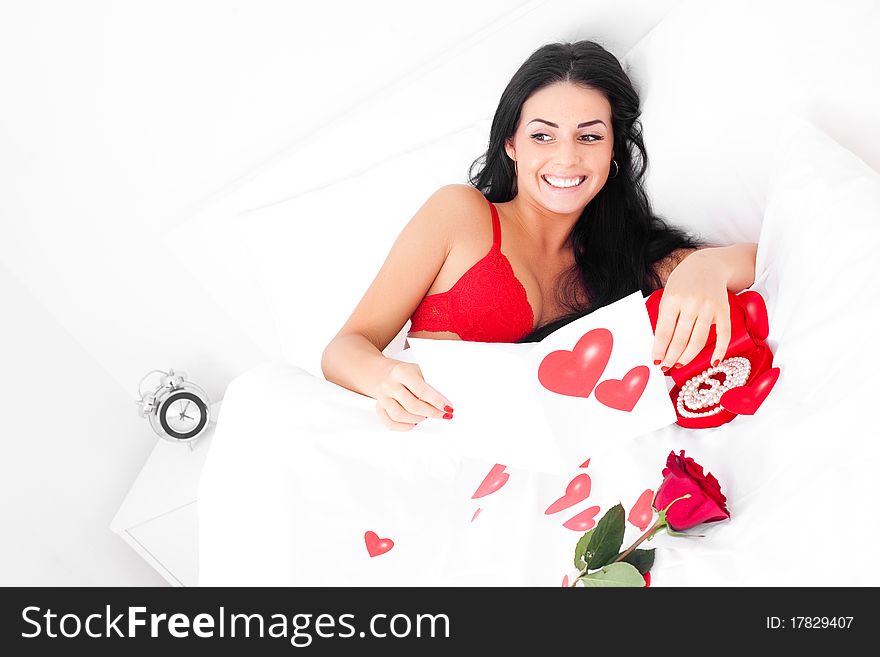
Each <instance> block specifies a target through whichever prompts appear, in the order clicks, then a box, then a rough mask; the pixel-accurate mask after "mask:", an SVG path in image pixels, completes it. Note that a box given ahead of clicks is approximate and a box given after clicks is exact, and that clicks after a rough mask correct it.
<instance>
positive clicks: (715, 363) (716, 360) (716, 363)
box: [712, 358, 721, 367]
mask: <svg viewBox="0 0 880 657" xmlns="http://www.w3.org/2000/svg"><path fill="white" fill-rule="evenodd" d="M720 362H721V361H720V360H718V359H717V358H716V359H715V360H713V361H712V367H718V363H720Z"/></svg>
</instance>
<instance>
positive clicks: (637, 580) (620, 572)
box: [579, 561, 645, 587]
mask: <svg viewBox="0 0 880 657" xmlns="http://www.w3.org/2000/svg"><path fill="white" fill-rule="evenodd" d="M579 579H580V580H581V584H583V585H584V586H589V587H624V586H631V587H644V586H645V578H644V577H642V576H641V574H639V571H638V570H636V569H635V567H633V566H632V565H630V564H628V563H626V562H624V561H618V562H617V563H610V564H608V565H607V566H605V567H604V568H602V569H601V570H597V571H596V572H594V573H589V574H588V575H583V576H582V577H580V578H579Z"/></svg>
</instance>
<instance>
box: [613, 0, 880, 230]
mask: <svg viewBox="0 0 880 657" xmlns="http://www.w3.org/2000/svg"><path fill="white" fill-rule="evenodd" d="M878 34H880V12H878V11H877V6H876V3H867V2H854V3H840V2H831V1H830V0H779V1H775V2H764V1H763V0H725V1H722V2H702V1H698V0H688V1H687V2H684V3H682V4H681V5H679V6H678V7H677V8H676V9H675V10H673V11H672V12H670V14H669V15H668V16H667V17H666V18H665V19H664V20H663V21H662V22H661V23H660V24H659V25H658V26H657V27H655V28H654V29H653V30H652V31H651V32H650V33H648V35H647V36H645V38H643V39H642V40H641V41H640V42H639V43H638V44H636V46H635V47H634V48H633V49H632V50H631V51H630V52H629V53H628V54H627V56H626V58H625V62H626V66H627V67H628V71H629V73H630V75H631V77H632V79H633V82H634V83H635V84H636V87H637V88H638V89H639V90H640V94H641V99H642V103H643V115H642V122H643V126H644V134H645V143H646V146H647V150H648V157H649V172H648V180H647V189H648V192H649V195H650V198H651V200H652V202H653V204H654V209H655V211H657V212H658V213H659V214H661V215H662V216H665V217H666V218H667V219H669V220H670V221H671V222H672V223H674V224H676V225H680V226H683V227H686V228H688V229H690V230H693V231H696V232H698V233H700V234H701V235H702V236H703V237H704V238H706V239H708V240H710V241H713V242H716V243H732V242H755V241H757V239H758V233H759V232H760V228H761V217H762V215H763V210H764V205H765V197H766V182H767V177H768V174H769V166H770V160H771V157H772V153H773V145H774V142H775V137H776V135H777V134H778V132H779V131H780V130H781V129H782V128H783V127H784V125H785V117H786V116H788V115H790V114H791V113H797V114H801V115H803V116H804V117H806V118H807V119H809V120H810V121H812V122H813V123H815V124H816V125H817V126H819V127H820V128H821V129H823V130H825V131H826V132H827V133H828V134H830V135H831V136H832V137H834V138H835V139H836V140H837V141H838V142H839V143H841V144H843V145H844V146H846V147H847V148H849V149H850V150H851V151H853V152H854V153H856V154H858V155H859V156H860V157H862V158H863V159H864V160H865V161H867V162H869V163H870V164H872V165H873V166H874V168H876V169H880V130H877V128H876V125H877V116H878V115H880V85H877V84H876V83H872V82H870V81H871V80H874V79H876V67H877V62H880V39H878V38H877V35H878Z"/></svg>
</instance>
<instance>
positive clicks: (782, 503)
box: [198, 125, 880, 586]
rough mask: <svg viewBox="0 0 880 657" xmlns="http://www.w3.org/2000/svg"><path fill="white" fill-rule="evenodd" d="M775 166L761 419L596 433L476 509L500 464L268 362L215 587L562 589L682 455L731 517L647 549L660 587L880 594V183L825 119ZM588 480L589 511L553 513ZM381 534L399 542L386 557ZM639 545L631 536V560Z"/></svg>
mask: <svg viewBox="0 0 880 657" xmlns="http://www.w3.org/2000/svg"><path fill="white" fill-rule="evenodd" d="M777 172H778V177H777V179H776V181H775V182H774V185H773V186H771V192H770V195H769V196H768V199H767V205H766V213H765V217H764V223H763V228H762V233H761V238H760V242H759V254H758V265H757V275H756V282H755V285H754V286H753V289H756V290H757V291H759V292H760V293H761V294H762V295H763V296H764V298H765V299H766V300H767V306H768V312H769V316H770V329H771V331H770V336H769V339H768V342H769V344H770V345H771V346H772V348H773V350H774V354H775V364H776V365H778V366H779V367H780V368H781V370H782V373H781V376H780V379H779V381H778V383H777V385H776V388H775V389H774V390H773V392H772V393H771V395H770V397H769V398H768V399H767V401H766V402H765V403H764V405H763V406H762V407H761V408H760V409H759V411H758V412H757V413H756V414H755V415H754V416H751V417H748V416H740V417H737V418H736V419H734V420H733V421H732V422H730V423H729V424H726V425H724V426H722V427H719V428H716V429H706V430H689V429H683V428H681V427H678V426H677V425H670V426H667V427H665V428H662V429H660V430H657V431H653V432H649V433H644V434H641V435H638V436H636V437H632V438H627V439H624V440H618V441H614V442H609V441H608V440H607V439H599V438H596V441H599V442H596V443H595V444H589V443H588V444H586V445H585V450H584V451H585V453H584V457H585V458H590V462H589V464H588V465H587V466H586V467H583V468H578V467H574V468H572V469H571V470H570V471H569V472H566V473H563V474H549V473H546V472H538V471H533V470H530V469H529V468H524V467H519V468H514V467H508V468H507V469H506V470H505V472H506V473H507V475H508V478H507V480H506V483H505V484H504V486H503V487H501V488H500V489H498V490H497V492H495V493H493V494H491V495H488V496H485V497H482V498H480V499H472V497H471V496H472V495H473V493H474V491H475V490H476V488H477V486H478V485H479V484H480V482H481V481H482V479H483V477H484V476H485V475H486V474H487V472H489V470H490V469H491V468H492V466H493V465H494V462H493V461H492V460H482V459H478V458H472V457H467V456H460V455H457V454H456V453H453V452H452V451H449V450H443V449H438V447H437V443H436V441H433V440H425V439H422V438H420V434H419V430H418V429H416V430H415V431H413V432H409V433H395V432H391V431H388V430H387V429H385V428H384V427H383V426H382V425H381V423H380V422H379V420H378V418H377V417H376V414H375V411H374V408H373V405H374V401H373V400H372V399H368V398H366V397H362V396H360V395H357V394H355V393H352V392H350V391H347V390H344V389H342V388H340V387H338V386H336V385H334V384H331V383H328V382H326V381H324V380H322V379H319V378H316V377H314V376H312V375H310V374H308V373H306V372H305V371H304V370H301V369H300V368H298V367H296V366H293V365H284V364H272V363H269V364H265V365H262V366H260V367H257V368H254V369H252V370H249V371H247V372H245V373H244V374H242V375H240V376H239V377H237V378H236V379H235V380H233V381H232V383H231V384H230V385H229V386H228V388H227V391H226V395H225V397H224V400H223V405H222V409H221V412H220V417H219V419H218V424H217V427H216V432H215V435H214V438H213V440H212V444H211V448H210V452H209V454H208V457H207V461H206V464H205V467H204V470H203V474H202V479H201V482H200V488H199V503H198V504H199V557H200V575H199V584H200V585H202V586H222V585H233V586H238V585H241V586H245V585H247V586H250V585H255V586H260V585H266V586H276V585H277V586H313V585H314V586H358V585H380V586H386V585H405V586H424V585H440V586H443V585H466V586H483V585H493V586H494V585H498V586H508V585H527V586H559V585H560V584H561V582H562V579H563V577H564V576H566V575H568V576H569V577H572V576H573V575H574V574H575V569H574V566H573V564H572V556H573V553H574V547H575V544H576V542H577V539H578V538H579V537H580V535H581V534H582V532H581V531H574V530H571V529H568V528H566V527H564V526H563V524H562V523H563V522H564V521H565V520H567V519H568V518H570V517H571V516H572V515H574V514H575V513H577V512H579V511H581V510H584V509H586V508H588V507H590V506H591V505H598V506H599V507H600V509H601V510H600V512H599V514H598V515H597V516H596V518H597V519H598V518H599V517H600V516H601V514H602V513H604V512H605V511H606V510H607V509H608V508H610V506H612V505H613V504H615V503H617V502H618V501H619V502H621V503H622V504H623V506H624V508H625V510H626V511H627V512H628V511H629V510H630V508H631V507H632V505H633V504H634V503H635V501H636V499H637V498H638V497H639V495H640V494H641V493H642V492H643V491H645V490H646V489H651V490H656V488H657V486H658V485H659V484H660V481H661V479H662V477H661V470H662V468H663V466H664V464H665V461H666V456H667V455H668V454H669V452H670V451H671V450H674V451H676V452H678V451H680V450H684V451H685V453H686V454H687V455H688V456H691V457H693V458H694V459H696V461H697V462H699V463H700V464H702V465H703V466H704V467H705V468H706V469H707V470H708V471H711V472H712V474H713V475H715V477H716V478H717V479H718V480H719V482H720V483H721V487H722V491H723V493H724V494H725V495H726V497H727V500H728V508H729V510H730V514H731V519H730V520H727V521H722V522H717V523H712V524H708V525H703V526H701V527H700V528H699V532H700V533H702V534H704V536H703V537H701V538H687V539H685V538H673V537H669V536H666V535H660V536H658V537H656V538H655V539H654V540H652V541H651V542H650V543H646V544H643V545H642V547H654V548H657V550H656V560H655V565H654V567H653V569H652V571H651V574H652V582H651V583H652V586H681V585H877V584H878V583H880V574H877V571H876V568H874V567H873V566H872V564H871V560H870V558H868V557H867V554H868V551H867V550H868V549H869V548H870V547H871V546H873V545H874V544H875V543H876V541H877V539H878V536H880V529H878V527H880V523H878V520H877V511H876V498H877V493H876V487H877V483H876V482H877V477H876V476H875V471H876V469H877V467H878V466H880V460H878V456H880V446H878V437H880V431H878V428H877V422H876V421H875V418H874V409H875V408H876V407H877V403H876V396H877V388H876V386H875V385H874V380H875V378H876V377H874V376H873V374H872V372H871V369H870V368H871V366H872V363H873V361H874V360H875V358H874V356H873V350H874V348H875V344H876V335H877V326H878V320H880V312H878V304H877V301H876V292H875V288H876V285H877V278H878V277H877V275H876V272H875V270H874V266H873V261H874V260H876V258H875V257H874V252H875V249H876V248H877V245H878V242H880V232H878V231H880V228H878V225H880V222H878V221H877V219H878V216H877V215H878V211H877V208H878V207H880V181H878V176H877V174H876V173H874V172H872V171H871V170H870V169H869V168H867V167H866V165H864V164H863V163H861V162H860V161H858V160H857V159H855V158H854V156H852V155H851V154H849V153H847V152H846V151H844V150H843V149H842V148H840V147H839V146H837V145H836V144H834V143H833V142H832V141H831V140H830V139H829V138H827V137H826V136H825V135H824V134H822V133H819V132H818V131H816V130H815V129H814V128H812V127H811V126H808V125H800V126H798V127H797V129H796V130H794V129H793V130H792V131H791V134H789V135H788V137H787V141H784V142H783V144H782V146H781V147H780V162H779V163H777ZM453 422H454V420H453ZM579 473H587V474H589V476H590V478H591V482H592V487H591V489H592V490H591V494H590V496H589V497H588V498H587V499H586V500H584V501H582V502H581V503H579V504H578V505H575V506H573V507H571V508H570V509H567V510H566V511H565V512H562V513H559V514H552V515H546V514H545V513H544V511H545V509H546V508H547V507H548V505H549V504H550V503H552V502H553V501H554V500H556V499H557V498H559V497H560V496H561V495H562V494H563V493H564V492H565V489H566V485H567V484H568V482H569V481H570V480H571V479H572V477H573V476H575V475H577V474H579ZM478 509H479V513H477V510H478ZM367 531H374V532H376V534H377V535H378V536H379V537H380V538H389V539H391V540H393V541H394V546H393V548H391V549H390V550H388V551H387V552H386V553H384V554H381V555H379V556H375V557H370V555H369V554H368V553H367V550H366V547H365V541H364V534H365V532H367ZM640 533H641V532H640V530H639V529H637V528H636V527H634V526H633V525H632V524H631V523H627V533H626V537H625V539H624V546H626V545H629V544H630V543H631V542H632V541H633V540H635V538H637V537H638V536H639V534H640ZM862 555H865V556H864V557H863V556H862Z"/></svg>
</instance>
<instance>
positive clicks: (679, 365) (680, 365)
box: [673, 363, 684, 369]
mask: <svg viewBox="0 0 880 657" xmlns="http://www.w3.org/2000/svg"><path fill="white" fill-rule="evenodd" d="M673 367H674V368H675V369H678V368H679V367H684V365H682V364H681V363H676V364H675V365H673Z"/></svg>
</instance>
